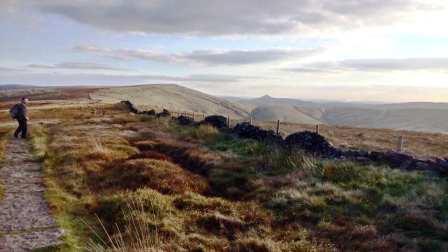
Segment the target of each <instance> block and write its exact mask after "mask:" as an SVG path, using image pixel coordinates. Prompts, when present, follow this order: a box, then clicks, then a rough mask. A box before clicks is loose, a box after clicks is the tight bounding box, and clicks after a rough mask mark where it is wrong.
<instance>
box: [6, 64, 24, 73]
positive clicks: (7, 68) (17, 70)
mask: <svg viewBox="0 0 448 252" xmlns="http://www.w3.org/2000/svg"><path fill="white" fill-rule="evenodd" d="M21 71H23V70H22V69H17V68H10V67H1V66H0V73H10V72H21Z"/></svg>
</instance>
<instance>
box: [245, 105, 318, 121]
mask: <svg viewBox="0 0 448 252" xmlns="http://www.w3.org/2000/svg"><path fill="white" fill-rule="evenodd" d="M251 115H252V117H253V118H255V120H258V121H276V120H280V121H283V122H292V123H305V124H318V123H322V122H320V121H319V120H318V119H315V118H313V117H312V115H309V114H307V113H304V111H303V110H301V109H300V108H298V107H294V106H275V105H271V106H259V107H256V108H255V109H254V110H252V112H251Z"/></svg>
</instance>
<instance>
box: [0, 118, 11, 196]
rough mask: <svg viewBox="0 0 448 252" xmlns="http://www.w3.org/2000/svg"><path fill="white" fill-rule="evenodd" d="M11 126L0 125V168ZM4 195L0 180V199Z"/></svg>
mask: <svg viewBox="0 0 448 252" xmlns="http://www.w3.org/2000/svg"><path fill="white" fill-rule="evenodd" d="M11 131H12V129H11V128H2V127H0V169H1V166H2V165H3V160H4V158H5V156H4V155H5V147H6V142H7V138H8V136H9V134H10V133H11ZM3 197H4V189H3V185H2V181H0V200H1V199H2V198H3Z"/></svg>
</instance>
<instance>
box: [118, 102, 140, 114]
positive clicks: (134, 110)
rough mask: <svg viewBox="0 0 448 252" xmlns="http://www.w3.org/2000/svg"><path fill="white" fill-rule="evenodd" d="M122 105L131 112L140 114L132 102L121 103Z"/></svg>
mask: <svg viewBox="0 0 448 252" xmlns="http://www.w3.org/2000/svg"><path fill="white" fill-rule="evenodd" d="M121 104H123V105H124V106H125V107H126V108H127V109H128V110H129V111H130V112H132V113H135V114H138V113H139V111H138V109H137V108H136V107H135V106H134V104H132V102H130V101H121Z"/></svg>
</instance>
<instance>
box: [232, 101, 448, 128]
mask: <svg viewBox="0 0 448 252" xmlns="http://www.w3.org/2000/svg"><path fill="white" fill-rule="evenodd" d="M231 100H232V101H234V102H236V103H238V104H241V105H242V106H244V107H245V108H246V109H251V110H252V111H253V113H252V114H253V117H254V119H255V120H258V121H275V120H278V119H280V120H283V121H288V122H292V123H304V124H307V123H322V124H329V125H340V126H350V127H361V128H388V129H400V130H412V131H424V132H448V121H447V120H446V118H448V103H401V104H362V103H342V102H341V103H338V102H329V103H326V102H307V101H302V100H296V99H285V98H273V97H270V96H263V97H260V98H255V99H237V98H233V99H231Z"/></svg>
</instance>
